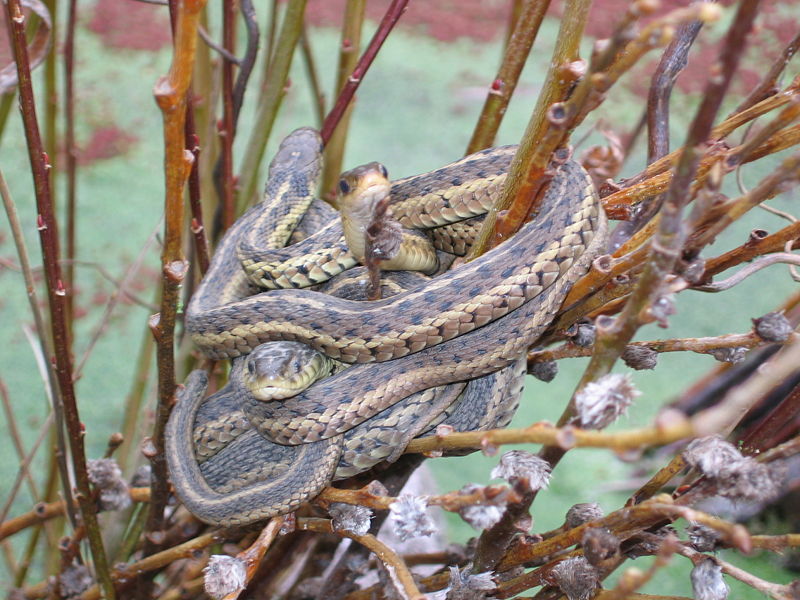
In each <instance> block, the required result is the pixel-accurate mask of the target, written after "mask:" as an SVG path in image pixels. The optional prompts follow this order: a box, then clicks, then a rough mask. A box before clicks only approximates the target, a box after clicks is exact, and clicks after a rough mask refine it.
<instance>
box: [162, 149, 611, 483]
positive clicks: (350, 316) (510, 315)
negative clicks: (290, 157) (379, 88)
mask: <svg viewBox="0 0 800 600" xmlns="http://www.w3.org/2000/svg"><path fill="white" fill-rule="evenodd" d="M315 150H316V149H314V150H312V151H309V152H308V155H309V156H311V155H312V154H313V153H314V151H315ZM487 154H491V151H489V152H484V155H487ZM302 155H303V154H302V153H301V156H302ZM280 158H281V153H280V152H279V155H278V156H277V157H276V159H275V160H274V161H273V166H277V167H280V165H281V160H280ZM466 160H467V159H465V161H466ZM295 162H297V161H295ZM293 169H294V170H293V172H292V173H293V174H292V177H293V181H294V182H295V183H296V182H297V181H298V180H299V179H301V178H300V177H299V176H298V175H297V172H298V169H297V167H296V166H295V167H293ZM311 171H313V169H310V170H308V171H307V172H306V173H305V175H304V177H305V182H306V185H305V187H302V185H300V186H299V187H298V189H299V193H300V194H304V195H306V196H308V195H310V194H312V193H313V191H312V188H311V182H312V181H313V179H314V176H310V175H309V174H308V173H309V172H311ZM271 172H272V171H271ZM278 172H280V170H279V169H278ZM456 181H460V182H461V185H465V186H468V185H471V183H472V182H471V181H468V182H466V183H465V182H463V181H462V180H458V179H453V180H452V181H451V183H452V185H453V186H455V187H458V185H457V184H456ZM271 183H272V178H271ZM274 185H275V186H276V189H278V190H281V189H287V188H286V184H285V183H277V182H276V183H275V184H274ZM295 193H297V191H295ZM415 202H416V203H417V204H422V205H424V202H422V200H415ZM440 210H447V207H446V206H445V207H442V208H440ZM412 212H413V211H412ZM263 213H264V206H259V207H255V208H253V209H251V210H250V211H248V212H247V213H246V214H245V215H244V216H243V217H242V219H240V221H239V222H237V223H236V224H235V226H234V228H233V229H232V231H231V232H230V233H229V234H228V236H226V239H225V240H223V242H222V244H221V245H220V248H219V250H218V252H217V254H216V255H215V260H214V263H213V264H212V269H211V270H210V271H209V274H208V276H207V281H204V284H203V285H202V286H201V288H200V289H199V290H198V293H197V294H196V295H195V297H194V298H193V300H192V302H191V303H190V306H189V308H188V310H187V319H186V322H187V328H188V329H189V331H190V332H191V333H192V336H193V338H194V339H195V341H196V342H197V343H198V345H199V346H200V347H201V349H202V350H203V351H204V352H206V353H207V354H209V355H210V356H213V357H217V358H221V357H226V356H230V357H235V356H239V355H242V354H247V353H249V352H250V351H251V350H252V349H253V348H254V347H255V346H257V345H259V344H260V343H262V342H264V341H270V340H281V339H289V340H299V341H303V342H305V343H308V344H309V345H310V346H312V347H314V348H316V349H318V350H320V351H322V352H324V353H326V354H328V355H329V356H331V357H334V358H337V359H339V360H342V361H344V362H356V363H358V362H362V363H365V362H373V361H377V362H378V363H379V364H374V365H366V364H358V365H356V366H354V367H351V368H349V369H347V370H345V371H344V372H342V373H340V374H337V375H334V376H333V377H329V378H327V379H325V380H324V381H321V382H318V383H316V384H315V385H314V386H312V387H311V388H309V389H308V390H306V391H305V392H303V393H302V394H300V395H298V396H296V397H294V398H290V399H288V400H282V401H271V402H262V401H259V400H256V399H254V398H252V396H249V395H247V394H246V393H245V390H243V389H237V386H238V385H240V383H238V382H237V381H236V380H234V381H232V382H231V385H232V388H233V393H234V394H236V395H237V396H238V397H244V400H242V403H241V408H242V409H243V411H244V413H245V414H246V415H247V418H248V422H249V423H251V424H252V425H253V426H254V428H255V429H257V431H258V433H260V434H261V435H262V436H264V439H266V440H268V441H271V442H277V443H281V444H296V445H299V447H298V449H297V451H298V452H302V453H306V454H309V453H312V452H317V453H320V452H321V453H323V454H324V453H325V452H327V451H330V450H329V449H331V448H334V447H335V446H336V445H337V444H339V443H340V440H343V437H344V434H345V432H348V431H350V430H352V429H354V428H356V427H358V426H359V425H360V424H361V423H364V422H365V421H367V420H368V419H371V418H373V417H375V416H376V415H377V414H379V413H381V412H382V411H385V410H387V409H390V408H391V407H393V406H394V405H395V404H396V403H398V402H401V401H402V400H403V399H405V398H407V397H409V396H410V395H411V394H414V393H416V392H419V391H421V390H426V389H429V388H433V387H436V386H440V385H445V384H449V383H451V382H456V381H466V380H469V379H473V378H477V377H481V376H483V375H485V374H487V373H492V372H496V371H498V370H499V369H502V368H504V367H507V366H509V365H511V364H513V363H514V362H515V361H518V360H519V358H520V356H522V355H523V354H524V352H525V350H526V349H527V347H528V346H530V345H532V344H533V343H534V342H535V340H536V339H537V338H538V336H539V335H540V334H541V333H542V332H543V330H544V329H545V328H546V326H547V325H548V324H549V322H550V321H551V320H552V318H553V316H554V315H555V313H556V312H557V311H558V309H559V307H560V304H561V301H562V300H563V298H564V296H565V295H566V293H567V291H568V290H569V288H570V286H571V284H572V283H573V282H574V281H575V280H576V279H577V278H578V277H580V276H581V275H582V274H583V273H584V272H585V271H586V270H587V269H588V268H589V265H590V264H591V261H592V259H593V258H594V257H595V256H596V255H597V254H599V253H600V252H601V250H602V247H603V244H604V238H605V234H606V222H605V217H604V215H603V213H602V210H601V209H600V206H599V202H598V200H597V197H596V194H595V192H594V190H593V188H592V185H591V182H590V180H589V179H588V176H587V175H586V173H585V172H584V171H583V170H582V169H581V168H580V167H579V166H578V165H577V164H575V163H571V162H568V163H566V164H564V165H562V166H561V167H560V168H559V169H558V171H557V173H556V175H555V177H554V179H553V181H552V183H551V186H550V189H549V191H548V193H547V194H546V197H545V199H544V202H543V204H542V207H541V211H540V214H539V215H538V217H537V219H536V220H535V221H533V222H532V223H529V224H527V225H526V226H525V227H524V228H523V230H522V231H520V233H519V234H517V235H516V236H514V238H513V239H512V240H509V241H508V242H506V243H504V244H502V245H501V246H500V247H498V248H497V249H495V250H494V251H492V252H490V253H487V254H486V255H484V257H481V258H480V259H478V260H476V261H473V262H472V263H468V264H467V265H463V266H461V267H458V268H457V269H455V270H453V271H452V272H449V273H448V274H445V275H443V276H440V277H438V278H436V279H434V280H433V281H431V282H430V283H429V284H426V285H425V286H422V288H418V289H416V290H412V291H411V292H406V293H402V294H400V295H398V296H395V297H393V298H389V299H387V300H385V301H379V302H375V303H370V306H369V307H368V308H365V307H364V305H363V304H362V305H360V306H354V305H353V303H352V302H351V301H347V300H340V299H335V298H329V297H320V295H319V294H318V293H316V292H311V291H305V290H277V291H272V292H269V293H267V294H255V295H252V296H248V294H253V292H255V291H256V290H255V288H254V287H253V285H252V284H251V283H250V282H249V281H248V280H247V278H246V276H245V275H244V273H243V272H242V271H241V270H240V269H239V265H238V256H237V254H236V243H237V240H238V239H239V238H238V237H237V235H239V234H241V233H242V232H243V231H246V230H248V229H253V228H255V229H257V228H259V227H265V225H263V223H264V217H263ZM465 216H471V215H465ZM423 221H425V218H424V217H420V222H423ZM423 224H424V223H423ZM246 296H247V297H246ZM356 304H358V303H356ZM284 313H285V316H284ZM453 338H456V339H453ZM367 369H368V370H367ZM182 431H183V434H184V435H183V439H184V441H185V428H184V430H182ZM179 437H180V436H176V437H175V439H176V440H177V439H178V438H179ZM257 439H261V438H260V437H259V438H257ZM176 443H178V442H176ZM189 443H190V444H191V443H192V442H191V439H190V442H189ZM317 475H319V474H314V478H315V479H320V478H322V479H325V477H321V476H320V477H317ZM328 476H329V475H326V477H328ZM295 479H296V478H295ZM301 479H302V478H301ZM309 483H310V481H309V476H308V475H307V476H306V477H305V479H302V481H299V482H298V481H295V482H294V484H299V485H300V488H301V489H304V487H307V486H308V484H309ZM290 488H291V486H290ZM295 491H296V490H294V489H293V488H292V489H290V490H289V492H290V495H291V494H293V493H295Z"/></svg>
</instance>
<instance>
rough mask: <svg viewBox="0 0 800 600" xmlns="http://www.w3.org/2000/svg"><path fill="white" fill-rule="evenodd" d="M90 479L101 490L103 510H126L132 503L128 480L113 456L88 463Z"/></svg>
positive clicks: (100, 504) (100, 498) (101, 507)
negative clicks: (123, 476) (124, 477)
mask: <svg viewBox="0 0 800 600" xmlns="http://www.w3.org/2000/svg"><path fill="white" fill-rule="evenodd" d="M86 466H87V468H88V471H89V480H90V481H91V482H92V483H93V484H94V486H95V487H96V488H97V489H98V490H99V491H100V497H99V501H98V504H99V506H100V509H101V510H124V509H126V508H128V507H129V506H130V505H131V497H130V491H129V488H128V482H127V481H125V480H124V479H123V478H122V471H121V470H120V468H119V465H118V464H117V461H115V460H114V459H113V458H97V459H93V460H89V461H87V463H86Z"/></svg>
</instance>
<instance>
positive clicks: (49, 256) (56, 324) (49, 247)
mask: <svg viewBox="0 0 800 600" xmlns="http://www.w3.org/2000/svg"><path fill="white" fill-rule="evenodd" d="M5 8H6V17H7V22H8V24H9V29H10V35H11V41H12V48H13V53H14V60H15V62H16V65H17V77H18V82H19V102H20V111H21V113H22V121H23V125H24V128H25V138H26V140H27V144H28V157H29V160H30V165H31V172H32V174H33V183H34V189H35V193H36V207H37V210H38V217H37V219H38V229H39V239H40V242H41V246H42V256H43V263H44V273H45V281H46V283H47V292H48V301H49V306H50V326H51V331H52V337H53V349H54V352H55V356H54V357H48V359H51V360H54V362H55V365H56V375H57V378H58V386H59V390H60V392H61V399H62V402H63V409H64V418H65V424H66V427H67V431H68V434H69V435H68V437H69V442H70V452H71V455H72V456H71V458H72V464H73V467H74V470H75V480H76V481H75V482H76V486H77V488H78V502H79V505H80V509H81V516H82V518H83V524H84V526H85V527H86V529H87V533H88V537H89V545H90V548H91V551H92V557H93V559H94V563H95V570H96V572H97V577H98V579H99V581H100V582H101V585H102V587H103V591H104V593H105V594H106V597H107V598H109V599H113V598H114V597H115V594H114V586H113V585H112V583H111V578H110V575H109V567H108V561H107V559H106V555H105V549H104V548H103V540H102V537H101V535H100V528H99V526H98V523H97V515H96V514H95V506H94V503H93V502H92V500H91V489H90V486H89V476H88V473H87V470H86V454H85V450H84V443H83V436H84V429H83V425H82V423H81V420H80V416H79V414H78V406H77V401H76V398H75V389H74V386H73V382H72V357H71V352H70V340H69V329H68V325H67V319H66V316H67V306H66V295H67V294H68V293H71V290H67V289H66V288H65V287H64V283H63V279H62V275H61V267H60V263H59V258H60V256H59V255H60V252H59V244H58V225H57V221H56V216H55V212H54V208H53V202H52V197H51V195H50V182H49V174H48V171H49V168H50V165H49V162H48V158H47V155H46V154H45V152H44V149H43V146H42V139H41V135H40V133H39V124H38V121H37V117H36V105H35V99H34V94H33V86H32V83H31V72H30V64H29V62H28V50H27V47H26V39H25V17H24V15H23V12H22V7H21V6H20V3H19V0H8V1H7V2H6V4H5Z"/></svg>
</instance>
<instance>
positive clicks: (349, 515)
mask: <svg viewBox="0 0 800 600" xmlns="http://www.w3.org/2000/svg"><path fill="white" fill-rule="evenodd" d="M328 512H329V513H330V515H331V519H332V520H333V528H334V530H336V531H351V532H352V533H354V534H356V535H365V534H366V533H367V532H368V531H369V525H370V520H371V519H372V511H371V510H370V509H369V508H367V507H366V506H354V505H352V504H343V503H341V502H334V503H333V504H331V506H330V508H329V509H328Z"/></svg>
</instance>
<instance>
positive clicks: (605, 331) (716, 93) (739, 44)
mask: <svg viewBox="0 0 800 600" xmlns="http://www.w3.org/2000/svg"><path fill="white" fill-rule="evenodd" d="M758 5H759V2H758V1H754V2H746V3H743V4H740V5H739V9H738V11H737V14H736V16H735V18H734V21H733V24H732V25H731V28H730V30H729V31H728V35H727V37H726V40H725V43H724V45H723V48H722V50H721V52H720V55H719V67H718V69H719V73H718V76H715V77H712V78H711V79H710V80H709V83H708V85H707V86H706V90H705V94H704V97H703V101H702V102H701V104H700V107H699V108H698V110H697V114H696V116H695V118H694V121H693V122H692V124H691V126H690V129H689V134H688V136H687V139H686V143H685V144H684V149H683V152H682V153H681V155H680V160H679V162H678V164H677V166H676V168H675V175H674V176H673V178H672V181H671V183H670V187H669V188H668V190H667V193H666V196H665V198H664V204H663V207H662V210H661V213H660V214H661V219H660V221H659V226H658V231H657V233H656V237H655V238H654V239H653V242H652V245H651V250H650V256H649V258H648V261H647V264H646V265H645V268H644V271H643V272H642V275H641V277H640V279H639V282H638V284H637V285H636V287H635V288H634V291H633V293H632V294H631V296H630V298H629V299H628V302H627V303H626V305H625V308H624V309H623V311H622V313H621V314H620V315H619V317H617V318H616V319H614V320H613V322H612V323H608V322H605V321H604V322H603V323H598V324H597V341H596V343H595V352H594V354H593V355H592V359H591V361H590V363H589V366H588V367H587V369H586V371H585V373H584V375H583V377H582V378H581V380H580V382H579V383H578V387H577V390H580V389H583V387H584V386H585V385H586V384H587V383H589V382H590V381H594V380H595V379H597V378H598V377H600V376H602V375H605V374H606V373H608V372H609V371H610V369H611V367H612V365H613V364H614V363H615V362H616V360H617V358H618V357H619V356H620V354H621V353H622V351H623V349H624V347H625V346H626V345H627V344H628V343H629V342H630V340H631V338H632V337H633V334H634V333H635V332H636V330H637V329H638V328H639V327H640V326H641V325H642V324H643V323H644V322H645V319H651V318H652V317H649V316H648V315H647V314H645V311H646V310H647V309H648V307H650V306H652V303H653V302H654V301H655V300H656V297H657V295H658V294H659V292H660V290H661V285H662V282H663V280H664V277H666V276H667V275H668V274H669V273H670V271H671V270H672V267H673V265H674V263H675V261H676V260H677V258H678V254H679V252H680V249H681V247H682V245H683V241H684V237H685V235H686V234H685V232H684V231H683V229H682V214H683V207H684V205H685V204H686V203H687V202H688V200H689V188H690V186H691V184H692V181H693V179H694V177H695V174H696V172H697V167H698V164H699V162H700V154H701V152H702V144H703V142H704V141H705V140H707V139H708V138H709V136H710V134H711V128H712V123H713V119H714V117H715V115H716V114H717V111H718V110H719V106H720V104H721V102H722V99H723V97H724V95H725V92H726V90H727V88H728V84H729V83H730V80H731V77H732V76H733V73H734V72H735V70H736V67H737V65H738V62H739V58H740V57H741V54H742V49H743V48H744V46H745V39H746V37H747V34H748V33H749V32H750V29H751V27H752V23H753V20H754V19H755V16H756V14H757V13H758ZM716 68H717V67H715V69H716ZM573 410H574V396H573V399H572V401H571V402H570V405H569V407H568V408H567V410H566V411H565V413H564V415H562V418H561V420H560V421H559V423H560V424H563V423H565V422H566V421H567V420H569V418H570V417H571V415H572V414H573Z"/></svg>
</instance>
